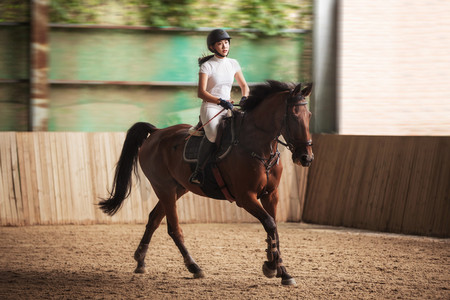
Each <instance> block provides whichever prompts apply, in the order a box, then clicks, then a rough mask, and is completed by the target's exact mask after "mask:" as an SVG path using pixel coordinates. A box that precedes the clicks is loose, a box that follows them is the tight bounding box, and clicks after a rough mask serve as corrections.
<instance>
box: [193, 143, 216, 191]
mask: <svg viewBox="0 0 450 300" xmlns="http://www.w3.org/2000/svg"><path fill="white" fill-rule="evenodd" d="M213 148H214V143H212V142H210V141H209V140H208V138H207V137H206V135H205V136H204V137H203V139H202V141H201V143H200V149H199V150H198V160H197V166H196V167H195V171H194V173H192V175H191V177H190V178H189V182H190V183H194V184H203V168H204V167H205V165H206V162H207V161H208V158H209V156H210V155H211V152H212V150H213Z"/></svg>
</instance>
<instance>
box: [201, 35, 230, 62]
mask: <svg viewBox="0 0 450 300" xmlns="http://www.w3.org/2000/svg"><path fill="white" fill-rule="evenodd" d="M221 40H228V42H229V41H230V40H231V37H230V35H229V34H228V33H227V32H226V31H225V30H223V29H214V30H213V31H211V32H210V33H209V34H208V37H207V38H206V45H207V46H208V49H209V51H211V52H213V53H215V54H217V55H220V54H219V53H218V52H217V51H216V50H214V48H213V49H211V48H210V46H213V45H214V44H215V43H217V42H220V41H221ZM220 56H222V55H220Z"/></svg>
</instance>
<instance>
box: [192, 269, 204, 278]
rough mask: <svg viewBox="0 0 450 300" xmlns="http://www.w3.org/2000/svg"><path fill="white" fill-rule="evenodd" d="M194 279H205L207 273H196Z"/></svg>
mask: <svg viewBox="0 0 450 300" xmlns="http://www.w3.org/2000/svg"><path fill="white" fill-rule="evenodd" d="M194 278H195V279H197V278H205V273H203V271H202V270H200V271H198V272H196V273H194Z"/></svg>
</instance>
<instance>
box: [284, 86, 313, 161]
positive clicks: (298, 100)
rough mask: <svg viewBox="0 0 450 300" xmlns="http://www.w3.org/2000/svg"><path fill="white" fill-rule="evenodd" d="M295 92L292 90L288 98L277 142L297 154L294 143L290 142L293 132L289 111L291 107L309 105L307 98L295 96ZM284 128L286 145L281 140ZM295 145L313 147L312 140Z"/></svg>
mask: <svg viewBox="0 0 450 300" xmlns="http://www.w3.org/2000/svg"><path fill="white" fill-rule="evenodd" d="M293 92H294V91H293V90H291V92H290V94H289V96H288V97H287V98H286V112H285V114H284V118H283V126H282V127H281V129H280V133H279V134H278V136H277V137H276V141H277V142H278V143H280V144H281V145H283V146H285V147H286V148H287V149H289V150H290V151H291V152H292V153H294V152H295V146H294V143H293V142H294V141H291V140H289V137H290V136H291V135H290V132H291V131H292V130H291V128H290V126H289V122H288V117H289V116H290V115H292V114H289V110H290V108H291V107H294V106H304V105H307V104H308V101H306V100H305V97H304V96H303V95H302V94H301V93H299V94H297V95H295V96H294V95H293ZM283 128H285V129H286V137H285V139H286V143H285V142H283V141H281V140H280V135H281V130H283ZM295 142H296V143H295V144H297V145H298V144H303V145H305V146H306V147H308V146H312V145H313V143H312V140H308V141H306V142H302V141H295Z"/></svg>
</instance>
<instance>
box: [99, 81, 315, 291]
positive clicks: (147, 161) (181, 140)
mask: <svg viewBox="0 0 450 300" xmlns="http://www.w3.org/2000/svg"><path fill="white" fill-rule="evenodd" d="M311 90H312V84H309V85H307V86H306V88H304V89H303V90H302V86H301V84H299V85H297V86H296V85H292V84H287V83H282V82H278V81H268V82H267V83H265V84H261V85H258V86H254V87H253V88H252V90H251V94H250V96H249V98H248V99H247V101H246V102H245V103H244V104H243V106H242V107H241V109H242V111H243V113H241V114H237V115H238V116H239V117H238V119H239V121H237V122H236V124H238V125H237V127H238V128H236V129H235V130H236V132H237V134H236V135H237V136H238V139H236V140H235V141H234V143H233V146H232V149H231V151H230V152H229V154H228V155H227V156H226V157H225V158H223V159H222V160H221V161H220V162H217V167H218V169H219V170H220V172H221V174H222V177H223V180H224V181H225V183H226V185H227V187H228V190H229V192H230V194H232V195H233V196H234V198H235V200H236V204H237V205H238V206H239V207H242V208H244V209H245V210H246V211H248V212H249V213H250V214H251V215H253V216H254V217H255V218H257V219H258V220H259V221H260V222H261V224H262V225H263V227H264V229H265V231H266V232H267V240H266V242H267V245H268V248H267V259H268V260H267V261H266V262H264V264H263V272H264V275H265V276H267V277H269V278H271V277H275V276H276V277H281V283H282V284H284V285H291V284H295V280H294V279H293V278H292V277H291V276H290V275H289V274H288V273H287V271H286V268H285V267H284V266H283V263H282V259H281V254H280V245H279V239H278V232H277V225H276V213H277V203H278V184H279V182H280V177H281V173H282V169H283V167H282V165H281V162H280V161H279V155H280V154H279V151H278V144H279V143H282V144H283V145H285V146H286V147H288V149H289V150H290V151H291V152H292V160H293V161H294V163H296V164H301V165H302V166H304V167H308V166H309V165H310V164H311V162H312V160H313V153H312V147H311V146H312V142H311V134H310V132H309V120H310V118H311V113H310V112H309V111H308V108H307V106H306V104H307V102H306V101H305V97H307V96H309V94H310V93H311ZM189 128H190V125H186V124H181V125H175V126H171V127H168V128H164V129H157V128H156V127H155V126H153V125H151V124H148V123H142V122H141V123H136V124H134V125H133V126H132V127H131V128H130V129H129V130H128V133H127V136H126V139H125V142H124V145H123V149H122V153H121V155H120V159H119V161H118V163H117V167H116V172H115V178H114V185H113V188H112V191H111V194H110V197H109V198H108V199H103V200H102V201H100V203H99V205H100V208H101V209H102V210H103V211H104V212H105V213H107V214H109V215H113V214H114V213H116V212H117V211H118V210H119V209H120V207H121V205H122V203H123V200H124V199H125V198H126V197H128V195H129V194H130V192H131V175H132V170H133V168H136V164H137V159H138V158H139V163H140V166H141V168H142V170H143V172H144V174H145V176H146V177H147V178H148V180H149V181H150V183H151V185H152V187H153V190H154V192H155V194H156V195H157V197H158V199H159V202H158V203H157V204H156V206H155V207H154V209H153V210H152V212H151V213H150V215H149V219H148V223H147V225H146V230H145V233H144V236H143V237H142V240H141V242H140V244H139V246H138V248H137V250H136V252H135V254H134V258H135V260H136V261H137V268H136V270H135V272H136V273H143V272H145V263H144V259H145V255H146V252H147V249H148V245H149V243H150V239H151V237H152V235H153V233H154V232H155V230H156V229H157V228H158V227H159V225H160V223H161V221H162V219H163V218H164V216H165V217H166V218H167V219H166V220H167V227H168V233H169V235H170V237H171V238H172V239H173V240H174V242H175V244H176V245H177V247H178V248H179V250H180V252H181V254H182V255H183V258H184V263H185V265H186V267H187V269H188V270H189V271H190V272H191V273H193V274H194V278H201V277H203V276H204V274H203V271H202V270H201V269H200V267H199V266H198V265H197V264H196V263H195V261H194V259H193V258H192V257H191V255H190V254H189V252H188V250H187V249H186V247H185V245H184V238H183V233H182V230H181V228H180V225H179V223H178V215H177V209H176V202H177V200H178V198H180V197H181V196H182V195H183V194H185V193H187V192H188V191H191V192H194V193H196V194H198V195H202V196H204V195H205V194H204V193H203V191H202V189H201V188H200V187H199V186H197V185H193V184H191V183H189V176H190V174H191V168H190V165H189V164H188V163H186V162H185V161H184V160H183V148H184V144H185V143H186V137H187V136H188V129H189ZM280 135H281V136H283V138H284V140H285V141H286V143H283V142H282V141H280V140H279V137H280ZM238 166H239V167H238ZM135 170H136V169H135ZM258 199H259V200H260V201H258Z"/></svg>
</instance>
